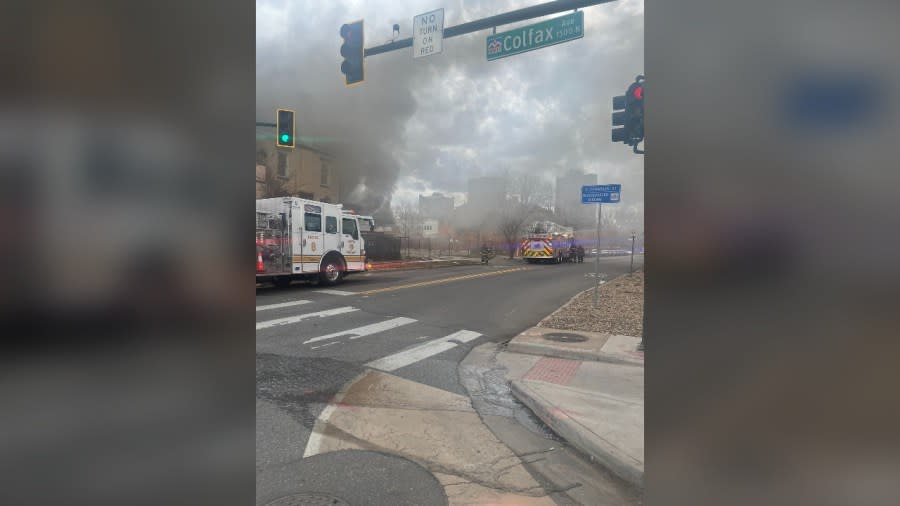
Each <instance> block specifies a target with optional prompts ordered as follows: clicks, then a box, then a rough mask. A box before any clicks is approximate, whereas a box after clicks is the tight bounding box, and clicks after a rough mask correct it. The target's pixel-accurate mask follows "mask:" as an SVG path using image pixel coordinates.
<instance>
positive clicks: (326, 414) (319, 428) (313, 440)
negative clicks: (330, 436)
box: [303, 371, 370, 459]
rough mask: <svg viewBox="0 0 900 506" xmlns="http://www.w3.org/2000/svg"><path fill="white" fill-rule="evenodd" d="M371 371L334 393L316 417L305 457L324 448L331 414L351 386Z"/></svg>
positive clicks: (304, 453)
mask: <svg viewBox="0 0 900 506" xmlns="http://www.w3.org/2000/svg"><path fill="white" fill-rule="evenodd" d="M369 372H370V371H366V372H363V373H360V374H359V375H357V376H356V378H353V380H352V381H349V382H348V383H347V384H346V385H344V388H342V389H341V390H340V391H339V392H338V393H336V394H335V395H334V397H333V398H332V399H331V402H329V403H328V405H327V406H325V409H323V410H322V412H321V413H320V414H319V417H318V418H316V423H315V424H314V425H313V429H312V432H310V433H309V439H307V440H306V450H304V451H303V458H304V459H305V458H306V457H312V456H313V455H317V454H318V453H319V451H320V450H321V448H322V439H323V438H322V433H323V432H324V431H325V427H326V426H327V425H328V420H329V419H331V415H332V414H333V413H334V410H336V409H337V407H338V405H340V404H341V402H342V401H343V400H344V396H345V395H347V391H348V390H350V387H351V386H353V385H354V384H355V383H356V382H357V381H359V380H360V379H362V378H363V376H365V375H366V374H368V373H369Z"/></svg>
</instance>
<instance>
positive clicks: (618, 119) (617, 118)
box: [612, 95, 628, 142]
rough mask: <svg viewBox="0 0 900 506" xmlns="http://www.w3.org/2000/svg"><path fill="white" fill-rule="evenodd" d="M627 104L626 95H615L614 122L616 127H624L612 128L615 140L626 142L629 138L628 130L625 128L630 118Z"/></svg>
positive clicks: (613, 139)
mask: <svg viewBox="0 0 900 506" xmlns="http://www.w3.org/2000/svg"><path fill="white" fill-rule="evenodd" d="M625 104H626V101H625V95H619V96H617V97H613V114H612V124H613V126H614V127H622V128H613V129H612V141H613V142H625V141H626V140H627V139H628V132H627V131H626V130H625V123H627V119H628V118H627V113H626V111H625Z"/></svg>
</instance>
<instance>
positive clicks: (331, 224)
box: [325, 216, 337, 234]
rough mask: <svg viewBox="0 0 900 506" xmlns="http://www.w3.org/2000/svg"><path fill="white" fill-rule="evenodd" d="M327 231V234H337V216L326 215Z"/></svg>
mask: <svg viewBox="0 0 900 506" xmlns="http://www.w3.org/2000/svg"><path fill="white" fill-rule="evenodd" d="M325 233H327V234H336V233H337V218H335V217H334V216H326V217H325Z"/></svg>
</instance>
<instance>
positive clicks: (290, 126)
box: [275, 109, 296, 148]
mask: <svg viewBox="0 0 900 506" xmlns="http://www.w3.org/2000/svg"><path fill="white" fill-rule="evenodd" d="M276 116H277V117H276V121H275V145H276V146H278V147H279V148H293V147H294V146H296V142H295V140H294V111H290V110H287V109H278V113H277V115H276Z"/></svg>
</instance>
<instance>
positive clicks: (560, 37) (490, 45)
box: [487, 11, 584, 61]
mask: <svg viewBox="0 0 900 506" xmlns="http://www.w3.org/2000/svg"><path fill="white" fill-rule="evenodd" d="M582 37H584V12H582V11H577V12H573V13H571V14H566V15H565V16H560V17H558V18H553V19H548V20H547V21H541V22H540V23H535V24H533V25H528V26H523V27H522V28H516V29H515V30H510V31H508V32H503V33H498V34H495V35H488V38H487V59H488V61H490V60H498V59H500V58H506V57H507V56H512V55H514V54H519V53H524V52H526V51H531V50H533V49H540V48H542V47H547V46H552V45H554V44H559V43H561V42H568V41H570V40H575V39H580V38H582Z"/></svg>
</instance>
